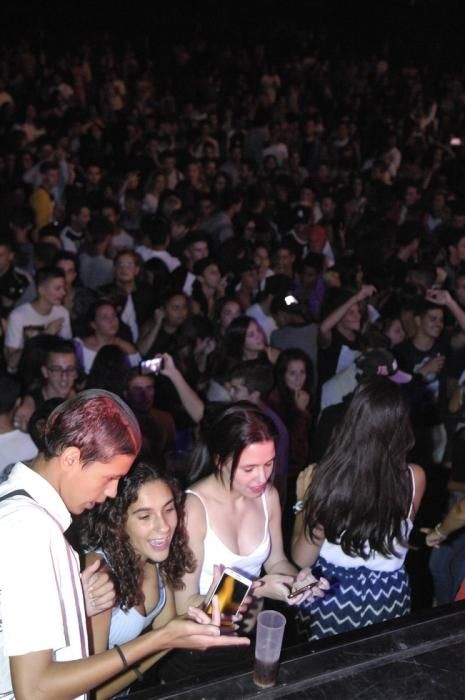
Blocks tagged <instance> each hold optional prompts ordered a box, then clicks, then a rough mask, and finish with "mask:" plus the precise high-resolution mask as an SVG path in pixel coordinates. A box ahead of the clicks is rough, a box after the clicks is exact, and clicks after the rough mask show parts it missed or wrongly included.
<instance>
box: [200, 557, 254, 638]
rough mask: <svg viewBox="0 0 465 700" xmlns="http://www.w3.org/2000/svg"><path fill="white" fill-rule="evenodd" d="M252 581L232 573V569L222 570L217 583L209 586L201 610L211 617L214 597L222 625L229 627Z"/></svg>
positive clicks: (234, 572)
mask: <svg viewBox="0 0 465 700" xmlns="http://www.w3.org/2000/svg"><path fill="white" fill-rule="evenodd" d="M252 584H253V581H252V579H249V578H246V577H245V576H243V575H242V574H240V573H238V572H237V571H234V569H228V568H226V569H224V570H223V572H222V574H221V577H220V579H219V580H218V581H216V582H215V581H214V582H213V584H212V585H211V586H210V590H209V591H208V593H207V595H206V597H205V601H204V604H203V610H204V611H205V612H206V613H207V614H208V615H211V613H212V599H213V596H216V597H217V599H218V605H219V608H220V611H221V617H222V624H224V625H231V624H232V623H233V622H234V619H235V618H236V617H237V615H238V613H239V608H240V607H241V605H242V604H243V602H244V599H245V598H246V597H247V595H248V593H249V591H250V589H251V586H252Z"/></svg>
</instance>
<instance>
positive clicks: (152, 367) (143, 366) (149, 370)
mask: <svg viewBox="0 0 465 700" xmlns="http://www.w3.org/2000/svg"><path fill="white" fill-rule="evenodd" d="M162 366H163V358H162V357H154V358H152V359H151V360H144V361H143V362H141V363H140V371H141V374H158V372H159V371H160V370H161V368H162Z"/></svg>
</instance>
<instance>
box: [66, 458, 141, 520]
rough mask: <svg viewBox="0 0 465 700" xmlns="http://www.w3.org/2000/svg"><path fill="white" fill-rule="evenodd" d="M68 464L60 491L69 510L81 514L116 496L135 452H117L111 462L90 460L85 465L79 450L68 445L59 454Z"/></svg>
mask: <svg viewBox="0 0 465 700" xmlns="http://www.w3.org/2000/svg"><path fill="white" fill-rule="evenodd" d="M59 459H60V460H61V461H62V463H63V464H64V465H65V470H64V472H63V480H62V483H61V488H60V494H61V497H62V498H63V501H64V502H65V503H66V506H67V508H68V510H69V511H70V513H73V514H74V515H79V513H83V512H84V511H85V510H88V509H90V508H93V507H94V506H95V504H96V503H103V502H104V501H105V500H106V499H107V498H115V496H116V492H117V489H118V482H119V480H120V479H121V478H122V477H123V476H124V475H125V474H127V472H128V471H129V469H130V467H131V465H132V463H133V461H134V459H135V455H115V456H114V457H112V459H110V461H109V462H91V463H89V464H86V465H85V466H84V465H83V464H82V462H81V461H80V459H79V450H78V449H77V448H75V447H70V448H66V450H65V451H64V452H63V454H62V455H61V456H60V458H59Z"/></svg>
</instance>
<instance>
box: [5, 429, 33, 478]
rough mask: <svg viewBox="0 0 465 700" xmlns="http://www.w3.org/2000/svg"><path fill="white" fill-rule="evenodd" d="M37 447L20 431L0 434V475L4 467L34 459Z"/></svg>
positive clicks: (28, 436)
mask: <svg viewBox="0 0 465 700" xmlns="http://www.w3.org/2000/svg"><path fill="white" fill-rule="evenodd" d="M36 455H37V447H36V445H35V443H34V442H33V441H32V439H31V437H30V435H28V434H27V433H23V432H22V431H21V430H9V431H8V432H7V433H1V434H0V474H1V473H2V472H3V470H4V469H5V467H7V466H8V465H9V464H12V463H13V462H16V461H18V460H20V461H21V462H25V461H27V460H28V459H34V457H35V456H36Z"/></svg>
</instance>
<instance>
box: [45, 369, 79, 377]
mask: <svg viewBox="0 0 465 700" xmlns="http://www.w3.org/2000/svg"><path fill="white" fill-rule="evenodd" d="M47 369H48V371H49V372H50V374H56V375H62V376H65V377H74V376H76V374H77V369H76V367H47Z"/></svg>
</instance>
